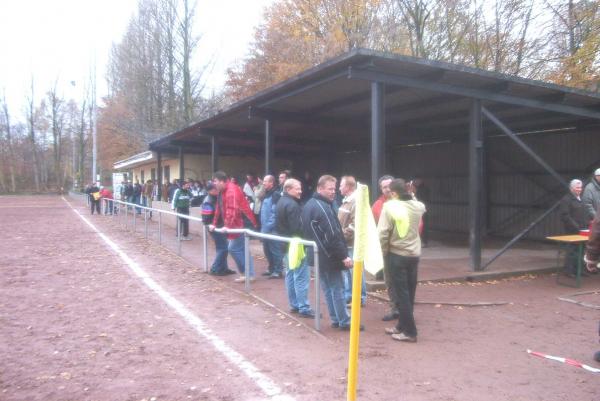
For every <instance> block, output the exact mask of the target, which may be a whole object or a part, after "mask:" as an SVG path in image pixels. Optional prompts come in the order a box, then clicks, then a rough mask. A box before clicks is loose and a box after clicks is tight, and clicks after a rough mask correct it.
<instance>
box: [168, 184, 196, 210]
mask: <svg viewBox="0 0 600 401" xmlns="http://www.w3.org/2000/svg"><path fill="white" fill-rule="evenodd" d="M191 199H192V194H191V193H190V191H188V190H187V189H183V188H179V189H177V190H176V191H175V194H174V195H173V203H172V204H171V207H172V208H173V209H177V208H181V207H190V200H191Z"/></svg>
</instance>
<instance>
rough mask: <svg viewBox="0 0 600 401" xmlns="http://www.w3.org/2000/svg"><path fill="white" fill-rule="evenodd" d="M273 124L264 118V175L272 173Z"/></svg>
mask: <svg viewBox="0 0 600 401" xmlns="http://www.w3.org/2000/svg"><path fill="white" fill-rule="evenodd" d="M273 139H274V138H273V124H272V123H271V120H265V175H267V174H273Z"/></svg>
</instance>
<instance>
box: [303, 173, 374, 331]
mask: <svg viewBox="0 0 600 401" xmlns="http://www.w3.org/2000/svg"><path fill="white" fill-rule="evenodd" d="M336 182H337V180H336V179H335V177H332V176H330V175H324V176H322V177H321V178H319V181H318V183H317V191H316V192H315V193H314V194H313V196H312V198H310V199H309V200H308V202H306V205H304V210H303V211H302V231H303V232H304V236H305V238H307V239H309V240H313V241H315V242H316V243H317V246H318V248H319V278H320V279H321V288H323V292H324V293H325V300H326V301H327V309H328V310H329V317H330V318H331V327H334V328H339V329H340V330H350V316H349V315H348V311H347V310H346V302H345V300H344V279H343V277H342V270H344V269H349V268H350V267H352V259H350V257H348V248H346V242H345V241H344V235H343V233H342V227H341V226H340V221H339V220H338V218H337V214H336V213H335V211H334V209H333V200H334V199H335V186H336ZM308 258H309V263H310V262H311V261H313V259H314V254H313V252H312V251H311V250H309V252H308ZM361 329H362V326H361Z"/></svg>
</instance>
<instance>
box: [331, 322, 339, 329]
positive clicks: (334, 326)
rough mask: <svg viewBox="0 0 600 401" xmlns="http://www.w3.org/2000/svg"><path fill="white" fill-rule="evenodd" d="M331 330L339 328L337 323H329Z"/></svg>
mask: <svg viewBox="0 0 600 401" xmlns="http://www.w3.org/2000/svg"><path fill="white" fill-rule="evenodd" d="M331 328H332V329H339V328H340V324H339V323H331Z"/></svg>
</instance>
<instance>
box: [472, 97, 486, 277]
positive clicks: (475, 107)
mask: <svg viewBox="0 0 600 401" xmlns="http://www.w3.org/2000/svg"><path fill="white" fill-rule="evenodd" d="M482 189H483V130H482V128H481V100H479V99H473V103H472V104H471V113H470V125H469V259H470V267H471V269H472V270H473V271H479V270H481V226H482V224H481V223H482V215H483V213H482V211H483V210H482V204H483V202H482V199H483V196H482Z"/></svg>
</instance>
